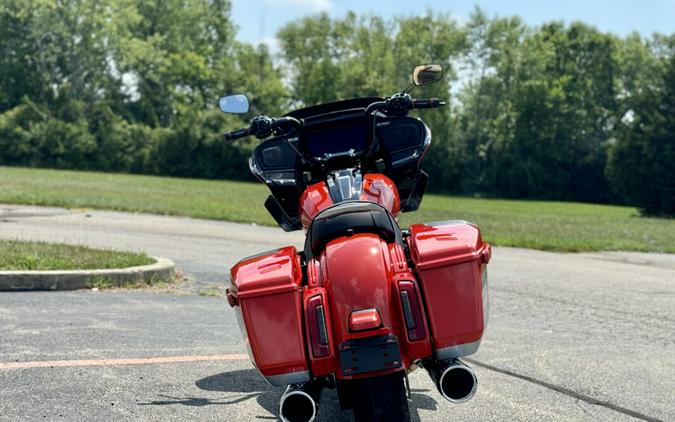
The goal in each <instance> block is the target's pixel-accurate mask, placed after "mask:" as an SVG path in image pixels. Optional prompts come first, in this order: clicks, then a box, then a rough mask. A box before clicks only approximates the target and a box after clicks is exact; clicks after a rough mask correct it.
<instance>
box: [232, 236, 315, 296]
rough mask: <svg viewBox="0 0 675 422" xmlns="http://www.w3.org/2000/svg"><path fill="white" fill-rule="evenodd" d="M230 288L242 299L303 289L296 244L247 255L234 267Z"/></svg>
mask: <svg viewBox="0 0 675 422" xmlns="http://www.w3.org/2000/svg"><path fill="white" fill-rule="evenodd" d="M231 283H232V288H231V289H230V291H231V292H232V293H234V294H236V295H237V297H238V298H239V299H246V298H251V297H256V296H266V295H273V294H279V293H286V292H291V291H296V290H299V289H300V286H301V284H302V269H301V266H300V257H299V255H298V254H297V250H296V249H295V247H293V246H287V247H284V248H280V249H276V250H273V251H268V252H264V253H262V254H259V255H255V256H252V257H248V258H244V259H242V260H241V261H239V263H238V264H237V265H235V266H234V267H233V268H232V272H231Z"/></svg>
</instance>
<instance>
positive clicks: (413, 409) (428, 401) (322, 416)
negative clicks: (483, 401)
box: [177, 369, 438, 422]
mask: <svg viewBox="0 0 675 422" xmlns="http://www.w3.org/2000/svg"><path fill="white" fill-rule="evenodd" d="M195 385H196V386H197V387H198V388H199V389H201V390H205V391H217V392H222V393H237V395H235V396H229V395H228V397H227V399H223V400H208V399H201V400H202V401H205V404H214V405H217V404H221V405H223V404H225V405H227V404H236V403H240V402H242V401H246V400H249V399H252V398H255V399H256V401H257V402H258V404H259V405H260V407H262V408H263V409H265V410H266V411H267V412H269V413H271V414H272V415H277V414H278V413H279V400H280V399H281V396H282V394H283V393H284V391H285V388H284V387H273V386H271V385H269V384H267V383H266V382H265V381H264V380H263V379H262V378H261V377H260V374H259V373H258V371H256V370H255V369H243V370H237V371H230V372H223V373H221V374H217V375H212V376H209V377H206V378H202V379H200V380H197V381H196V382H195ZM428 391H429V390H424V389H412V397H411V401H409V405H410V417H411V420H412V421H414V422H417V421H420V416H419V413H418V409H424V410H431V411H433V410H436V408H437V404H438V403H437V402H436V400H435V399H434V398H433V397H430V396H429V395H427V394H425V393H426V392H428ZM192 400H195V399H192ZM198 400H199V399H198ZM177 404H184V405H195V404H191V403H189V402H188V403H185V402H180V403H177ZM256 419H268V420H278V419H277V418H276V417H272V416H269V415H266V416H263V415H258V416H256ZM352 420H353V419H352V416H351V411H343V410H342V409H340V404H339V402H338V398H337V393H336V391H335V390H334V389H325V390H324V393H323V394H322V397H321V409H320V411H319V413H318V415H317V418H316V421H317V422H320V421H345V422H348V421H352Z"/></svg>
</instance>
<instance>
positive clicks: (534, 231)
mask: <svg viewBox="0 0 675 422" xmlns="http://www.w3.org/2000/svg"><path fill="white" fill-rule="evenodd" d="M267 195H268V191H267V188H266V187H265V186H263V185H260V184H250V183H240V182H230V181H211V180H193V179H177V178H167V177H152V176H136V175H121V174H106V173H90V172H73V171H58V170H41V169H25V168H9V167H0V203H7V204H29V205H52V206H61V207H66V208H100V209H110V210H120V211H137V212H147V213H156V214H170V215H183V216H190V217H198V218H207V219H216V220H229V221H237V222H245V223H256V224H264V225H272V226H273V225H275V224H274V221H273V219H272V218H271V217H270V216H269V215H268V214H267V211H266V210H265V208H264V206H263V202H264V200H265V198H266V197H267ZM451 219H463V220H468V221H472V222H474V223H476V224H478V225H479V226H480V227H481V229H482V231H483V234H484V237H485V238H486V239H487V240H488V241H490V242H491V243H493V244H495V245H501V246H517V247H524V248H534V249H544V250H553V251H570V252H577V251H597V250H626V251H647V252H669V253H675V220H673V219H655V218H644V217H640V216H639V215H638V212H637V210H636V209H635V208H632V207H619V206H608V205H591V204H580V203H563V202H544V201H514V200H500V199H479V198H464V197H452V196H441V195H426V196H425V198H424V201H423V203H422V206H421V208H420V210H419V211H417V212H414V213H409V214H403V215H402V216H401V226H402V227H405V226H407V225H409V224H411V223H413V222H424V221H439V220H451Z"/></svg>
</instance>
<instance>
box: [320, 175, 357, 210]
mask: <svg viewBox="0 0 675 422" xmlns="http://www.w3.org/2000/svg"><path fill="white" fill-rule="evenodd" d="M326 184H327V185H328V192H329V193H330V196H331V198H332V199H333V201H334V202H335V203H336V204H337V203H340V202H345V201H358V200H359V198H361V192H362V191H363V177H362V176H361V172H360V171H359V170H353V169H348V170H338V171H334V172H331V173H329V175H328V177H327V179H326Z"/></svg>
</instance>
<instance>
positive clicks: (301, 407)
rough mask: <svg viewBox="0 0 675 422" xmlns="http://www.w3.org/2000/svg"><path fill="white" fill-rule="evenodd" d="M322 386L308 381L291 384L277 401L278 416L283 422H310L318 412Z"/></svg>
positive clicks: (316, 382)
mask: <svg viewBox="0 0 675 422" xmlns="http://www.w3.org/2000/svg"><path fill="white" fill-rule="evenodd" d="M322 390H323V384H322V383H319V382H318V381H310V382H306V383H304V384H292V385H289V386H288V388H287V389H286V392H285V393H284V395H283V396H281V400H280V401H279V415H280V416H281V420H282V421H283V422H312V421H313V420H314V419H315V418H316V413H317V411H318V410H319V400H320V399H321V391H322Z"/></svg>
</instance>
